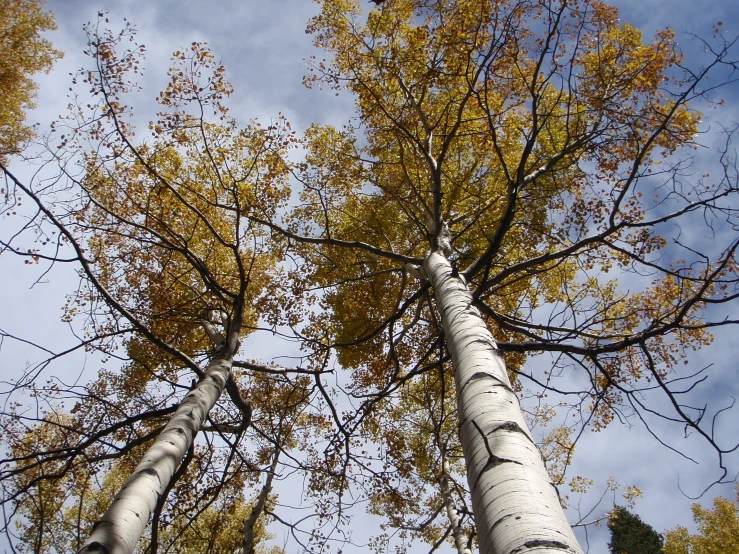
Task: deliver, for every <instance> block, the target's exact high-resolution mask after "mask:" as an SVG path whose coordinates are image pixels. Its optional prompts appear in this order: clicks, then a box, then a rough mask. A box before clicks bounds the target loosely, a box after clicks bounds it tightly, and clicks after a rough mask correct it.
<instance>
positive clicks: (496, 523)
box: [490, 514, 518, 532]
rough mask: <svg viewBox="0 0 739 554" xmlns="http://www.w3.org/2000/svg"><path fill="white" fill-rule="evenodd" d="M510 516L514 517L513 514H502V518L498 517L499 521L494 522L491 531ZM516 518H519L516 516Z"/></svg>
mask: <svg viewBox="0 0 739 554" xmlns="http://www.w3.org/2000/svg"><path fill="white" fill-rule="evenodd" d="M509 517H513V514H506V515H504V516H502V517H501V518H500V519H498V521H496V522H495V523H493V526H492V527H491V528H490V532H492V531H493V529H495V528H496V527H497V526H498V525H500V524H501V523H503V522H504V521H505V520H506V519H508V518H509ZM516 519H518V518H516Z"/></svg>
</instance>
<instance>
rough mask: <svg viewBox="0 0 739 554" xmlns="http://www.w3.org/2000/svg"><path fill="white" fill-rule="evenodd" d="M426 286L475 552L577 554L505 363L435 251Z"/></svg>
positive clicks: (462, 287)
mask: <svg viewBox="0 0 739 554" xmlns="http://www.w3.org/2000/svg"><path fill="white" fill-rule="evenodd" d="M423 272H424V274H425V275H426V277H427V278H428V279H429V280H430V281H431V284H432V286H433V288H434V296H435V298H436V302H437V304H438V306H439V310H440V311H441V316H442V324H443V326H444V333H445V335H446V345H447V349H448V350H449V353H450V354H451V357H452V364H453V365H454V379H455V383H456V388H457V408H458V411H459V422H460V423H459V424H460V428H459V434H460V440H461V442H462V449H463V451H464V457H465V461H466V463H467V481H468V483H469V487H470V491H471V492H472V511H473V513H474V516H475V526H476V529H477V535H478V540H479V543H480V553H481V554H526V553H530V552H531V553H535V554H545V553H551V554H554V553H559V554H562V553H565V552H566V553H568V554H573V553H577V554H581V553H582V550H581V549H580V546H579V545H578V543H577V540H576V539H575V536H574V534H573V533H572V530H571V529H570V526H569V524H568V523H567V519H566V518H565V516H564V512H563V510H562V507H561V506H560V503H559V496H558V494H557V492H556V490H555V488H554V486H553V485H552V484H551V481H550V479H549V474H548V473H547V471H546V468H545V467H544V463H543V461H542V458H541V454H540V453H539V450H538V448H537V447H536V445H535V444H534V441H533V439H532V437H531V433H530V431H529V429H528V427H527V425H526V422H525V421H524V418H523V414H522V413H521V408H520V406H519V403H518V397H517V396H516V394H515V393H514V392H513V389H512V387H511V383H510V380H509V379H508V374H507V372H506V367H505V362H504V360H503V357H502V356H501V354H500V352H499V351H498V348H497V345H496V343H495V341H494V340H493V336H492V335H491V333H490V331H489V330H488V329H487V327H486V325H485V322H484V321H483V320H482V318H481V317H480V313H479V312H478V311H477V309H476V308H474V307H473V306H472V305H471V304H472V296H471V295H470V293H469V292H468V291H467V286H466V285H465V283H464V282H463V281H462V279H460V278H459V277H458V276H456V275H455V274H454V273H453V272H452V266H451V264H450V263H449V261H448V260H447V259H446V257H444V255H443V254H441V253H440V252H433V253H431V254H429V256H428V257H427V258H426V260H425V261H424V264H423Z"/></svg>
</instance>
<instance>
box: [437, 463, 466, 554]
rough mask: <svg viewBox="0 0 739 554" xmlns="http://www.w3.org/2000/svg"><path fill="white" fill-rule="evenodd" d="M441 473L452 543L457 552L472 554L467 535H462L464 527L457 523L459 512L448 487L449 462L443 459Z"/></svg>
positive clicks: (442, 494)
mask: <svg viewBox="0 0 739 554" xmlns="http://www.w3.org/2000/svg"><path fill="white" fill-rule="evenodd" d="M441 467H442V470H441V471H442V473H441V481H440V483H439V485H440V486H441V498H442V500H443V501H444V507H445V508H446V514H447V516H448V517H449V525H451V527H452V536H453V537H454V545H455V546H456V547H457V553H458V554H472V552H471V551H470V549H469V548H467V537H465V535H464V529H462V527H461V526H460V525H459V513H458V512H457V508H456V506H454V498H452V490H451V488H450V487H449V463H448V462H447V461H446V459H444V461H443V462H442V464H441Z"/></svg>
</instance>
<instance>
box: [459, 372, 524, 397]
mask: <svg viewBox="0 0 739 554" xmlns="http://www.w3.org/2000/svg"><path fill="white" fill-rule="evenodd" d="M478 379H492V380H493V381H495V384H494V385H493V386H494V387H503V388H504V389H505V390H507V391H508V392H513V389H512V388H511V387H510V386H508V385H507V384H506V383H504V382H503V381H501V380H500V379H498V378H497V377H496V376H495V375H493V374H492V373H488V372H487V371H478V372H476V373H474V374H473V375H472V377H470V378H469V379H467V380H466V381H465V382H464V384H463V385H462V390H464V388H465V387H466V386H467V385H468V384H469V383H470V382H472V381H476V380H478Z"/></svg>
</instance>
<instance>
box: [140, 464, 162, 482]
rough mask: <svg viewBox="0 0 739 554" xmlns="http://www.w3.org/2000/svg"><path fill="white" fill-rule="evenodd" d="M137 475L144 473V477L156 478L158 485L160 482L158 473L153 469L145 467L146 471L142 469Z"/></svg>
mask: <svg viewBox="0 0 739 554" xmlns="http://www.w3.org/2000/svg"><path fill="white" fill-rule="evenodd" d="M139 473H145V474H146V475H153V476H154V477H156V478H157V480H158V481H159V483H160V484H161V482H162V478H161V477H159V472H158V471H157V470H156V469H154V468H153V467H147V468H146V469H142V470H141V471H139Z"/></svg>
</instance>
